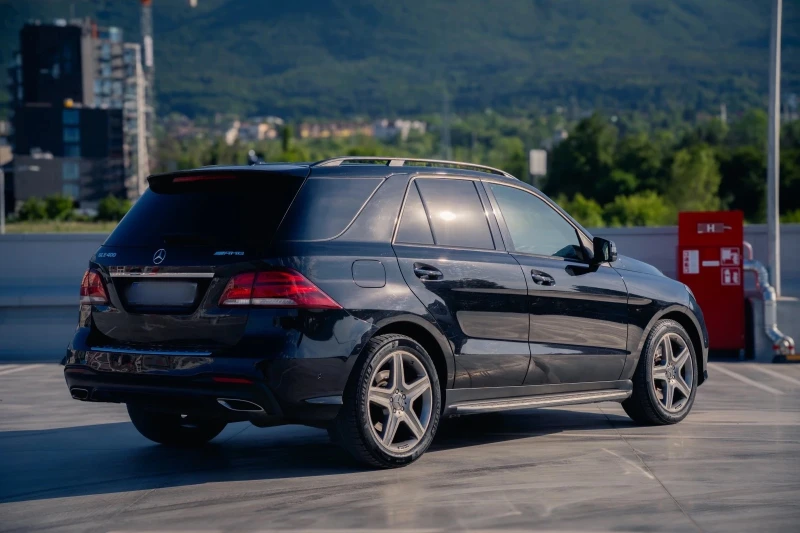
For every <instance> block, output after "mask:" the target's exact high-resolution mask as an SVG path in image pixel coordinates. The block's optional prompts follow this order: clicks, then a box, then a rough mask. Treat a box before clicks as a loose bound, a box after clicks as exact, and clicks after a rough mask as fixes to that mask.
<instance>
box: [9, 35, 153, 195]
mask: <svg viewBox="0 0 800 533" xmlns="http://www.w3.org/2000/svg"><path fill="white" fill-rule="evenodd" d="M141 56H142V54H141V49H140V46H139V45H138V44H135V43H125V42H124V41H123V35H122V31H121V30H120V29H119V28H114V27H108V28H104V27H100V26H98V25H97V24H95V23H93V22H91V21H89V20H72V21H69V22H67V21H65V20H56V21H54V22H53V23H50V24H46V23H41V22H38V21H35V22H31V23H28V24H25V26H23V28H22V29H21V30H20V47H19V50H18V51H17V52H16V53H15V54H14V56H13V60H12V62H11V64H10V65H9V68H8V72H9V79H10V86H9V89H10V93H11V114H12V119H11V122H12V131H11V135H10V140H11V144H12V146H13V154H14V162H13V168H16V167H21V168H31V167H33V168H37V169H38V170H37V171H35V172H33V171H25V170H23V171H21V172H15V173H14V180H13V183H14V186H13V188H14V191H13V193H14V196H15V199H16V202H17V203H19V202H23V201H25V200H26V199H27V198H29V197H32V196H36V197H44V196H48V195H52V194H63V195H65V196H71V197H72V198H74V199H75V200H76V201H78V202H79V203H80V204H81V207H82V208H85V207H89V208H91V207H92V206H93V205H95V204H96V203H97V202H98V201H99V200H101V199H102V198H104V197H106V196H108V195H114V196H118V197H127V198H137V197H138V196H139V195H140V194H141V193H142V192H143V191H144V189H145V187H146V182H145V179H146V177H147V175H148V174H149V154H148V138H147V132H146V130H145V127H144V123H145V115H144V113H145V109H144V90H145V86H144V77H143V74H142V65H141V62H142V57H141ZM34 160H35V161H36V163H35V164H34V163H33V161H34Z"/></svg>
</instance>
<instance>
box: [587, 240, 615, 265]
mask: <svg viewBox="0 0 800 533" xmlns="http://www.w3.org/2000/svg"><path fill="white" fill-rule="evenodd" d="M592 246H593V247H594V258H593V259H592V263H593V264H595V265H599V264H600V263H605V262H609V263H613V262H614V261H616V260H617V245H616V244H614V241H609V240H608V239H604V238H602V237H595V238H594V239H592Z"/></svg>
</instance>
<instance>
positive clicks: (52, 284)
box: [0, 233, 106, 307]
mask: <svg viewBox="0 0 800 533" xmlns="http://www.w3.org/2000/svg"><path fill="white" fill-rule="evenodd" d="M105 239H106V235H105V234H98V233H87V234H66V233H64V234H55V233H54V234H46V235H38V234H31V235H0V307H12V306H60V305H77V300H78V287H80V284H81V278H82V277H83V273H84V272H86V268H87V267H88V266H89V258H90V257H91V256H92V254H94V252H95V251H96V250H97V248H98V247H99V246H100V245H101V244H102V243H103V241H104V240H105Z"/></svg>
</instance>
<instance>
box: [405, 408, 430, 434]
mask: <svg viewBox="0 0 800 533" xmlns="http://www.w3.org/2000/svg"><path fill="white" fill-rule="evenodd" d="M403 421H404V422H405V423H406V425H407V426H408V429H410V430H411V433H413V434H414V436H415V437H416V438H417V440H419V439H421V438H422V435H424V434H425V428H424V427H422V422H420V420H419V418H418V417H417V413H415V412H414V411H413V410H412V409H408V410H407V411H405V414H404V416H403Z"/></svg>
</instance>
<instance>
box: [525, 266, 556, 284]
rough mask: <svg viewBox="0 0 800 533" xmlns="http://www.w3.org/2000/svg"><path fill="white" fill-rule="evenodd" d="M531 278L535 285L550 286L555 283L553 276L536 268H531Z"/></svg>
mask: <svg viewBox="0 0 800 533" xmlns="http://www.w3.org/2000/svg"><path fill="white" fill-rule="evenodd" d="M531 278H533V282H534V283H535V284H537V285H546V286H548V287H550V286H553V285H555V284H556V280H555V279H553V276H551V275H550V274H547V273H545V272H540V271H538V270H531Z"/></svg>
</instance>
